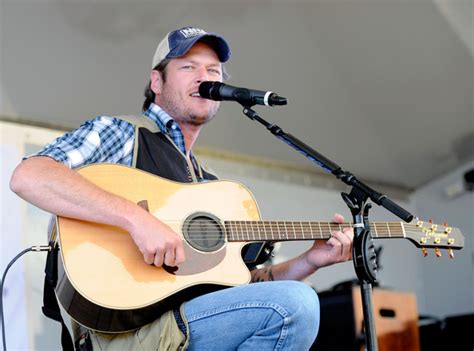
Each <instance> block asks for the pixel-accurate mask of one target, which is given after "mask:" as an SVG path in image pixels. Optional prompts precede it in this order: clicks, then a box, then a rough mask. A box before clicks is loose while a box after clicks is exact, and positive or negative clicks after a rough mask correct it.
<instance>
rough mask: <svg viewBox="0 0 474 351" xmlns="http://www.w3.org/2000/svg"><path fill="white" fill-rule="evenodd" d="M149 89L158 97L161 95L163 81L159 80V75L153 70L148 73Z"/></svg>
mask: <svg viewBox="0 0 474 351" xmlns="http://www.w3.org/2000/svg"><path fill="white" fill-rule="evenodd" d="M150 82H151V84H150V89H151V91H152V92H154V93H155V95H160V93H161V88H162V85H163V80H162V79H161V73H160V72H158V71H156V70H153V71H151V73H150Z"/></svg>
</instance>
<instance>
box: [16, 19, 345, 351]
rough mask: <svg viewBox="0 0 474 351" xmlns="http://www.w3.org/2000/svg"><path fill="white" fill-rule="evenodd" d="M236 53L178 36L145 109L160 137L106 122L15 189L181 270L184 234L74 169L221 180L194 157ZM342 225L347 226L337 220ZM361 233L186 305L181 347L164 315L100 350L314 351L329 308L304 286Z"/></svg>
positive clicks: (43, 154)
mask: <svg viewBox="0 0 474 351" xmlns="http://www.w3.org/2000/svg"><path fill="white" fill-rule="evenodd" d="M230 55H231V53H230V48H229V46H228V44H227V42H226V41H225V39H224V38H223V37H222V36H220V35H218V34H215V33H206V32H205V31H203V30H202V29H198V28H193V27H186V28H181V29H178V30H176V31H173V32H170V33H168V35H167V36H166V37H165V38H164V39H163V40H162V41H161V43H160V44H159V45H158V48H157V50H156V53H155V56H154V58H153V65H152V67H153V69H152V71H151V74H150V82H149V84H148V86H147V89H146V92H145V96H146V101H145V104H144V115H145V116H146V118H148V120H151V121H153V123H154V124H155V125H156V126H158V127H159V130H160V132H159V133H151V132H150V131H148V130H147V129H144V128H135V127H134V126H133V125H132V124H131V123H129V122H127V121H126V120H123V119H120V118H113V117H104V116H102V117H98V118H96V119H95V120H92V121H89V122H86V123H85V124H84V125H82V126H81V127H80V128H79V129H77V130H76V131H74V132H72V133H67V134H65V135H64V136H63V137H61V138H59V139H57V140H56V141H54V142H53V143H51V144H49V145H47V146H46V147H45V149H43V150H42V151H40V152H39V153H38V154H36V155H34V157H29V158H27V159H26V160H24V161H23V162H22V163H21V164H20V165H19V166H18V167H17V169H16V170H15V172H14V174H13V176H12V179H11V188H12V190H13V191H14V192H16V193H17V194H18V195H19V196H21V197H22V198H24V199H25V200H27V201H29V202H31V203H32V204H34V205H36V206H38V207H40V208H43V209H45V210H46V211H49V212H51V213H54V214H58V215H60V216H63V217H71V218H77V219H83V220H88V221H91V222H97V223H104V224H109V225H114V226H118V227H120V228H123V229H124V230H126V231H127V232H129V233H130V235H131V237H132V238H133V240H134V242H135V244H136V245H137V247H138V249H139V250H140V252H141V253H142V255H143V260H144V261H145V262H146V263H148V264H154V265H155V266H157V267H160V266H162V265H167V266H170V267H173V266H179V265H180V264H181V263H183V262H184V261H185V260H186V257H185V255H184V250H183V243H182V238H181V237H180V236H179V235H178V234H177V233H175V232H174V231H173V230H172V229H171V228H170V227H168V226H167V225H166V224H165V223H163V222H161V221H160V219H159V218H155V217H154V216H153V215H151V214H149V213H148V212H147V211H145V210H143V209H142V208H141V207H140V206H138V205H137V204H135V203H132V202H130V201H128V200H126V199H124V198H121V197H119V196H116V195H114V194H110V193H108V192H106V191H104V190H102V189H100V188H98V187H97V186H95V185H93V184H92V183H90V182H89V181H87V180H85V179H84V178H82V177H81V176H80V175H78V174H77V173H76V172H75V171H74V170H73V169H74V168H77V167H80V166H83V165H85V164H90V163H96V162H112V163H121V164H125V165H129V166H131V165H135V166H136V167H137V168H141V169H144V170H147V171H150V172H153V173H155V174H158V175H160V176H163V177H167V178H170V179H173V180H178V181H201V180H212V179H215V176H213V175H212V174H210V173H208V172H206V171H204V170H203V169H202V167H201V166H200V165H199V164H198V162H197V160H196V159H195V157H194V156H193V154H192V151H191V150H192V147H193V145H194V143H195V141H196V139H197V137H198V135H199V132H200V130H201V128H202V126H203V125H204V124H205V123H207V122H208V121H210V120H211V119H212V118H214V116H215V114H216V112H217V110H218V108H219V103H218V102H215V101H211V100H206V99H203V98H201V97H200V96H199V94H198V88H199V85H200V83H201V82H203V81H222V80H223V76H224V68H223V63H224V62H226V61H227V60H228V59H229V58H230ZM134 158H135V159H134ZM158 191H159V190H158ZM334 220H335V221H337V222H341V221H342V220H343V218H342V216H340V215H336V216H335V218H334ZM352 235H353V234H352V232H351V231H350V230H344V231H343V232H334V233H333V235H332V237H331V238H330V239H329V240H328V241H327V242H325V243H324V242H316V243H315V244H314V245H313V246H312V248H311V249H310V250H308V251H306V252H305V253H303V254H302V255H300V256H298V257H296V258H294V259H292V260H290V261H287V262H284V263H281V264H278V265H274V266H272V267H266V268H264V269H253V270H252V272H251V275H252V282H258V283H257V284H249V285H246V286H240V287H236V288H229V289H224V290H221V291H218V292H215V293H211V294H206V295H202V296H200V297H197V298H194V299H192V300H190V301H188V302H186V303H184V305H183V306H182V308H181V309H179V310H178V308H179V306H177V309H176V310H174V311H173V313H172V314H171V315H172V316H173V317H174V318H173V320H172V321H171V324H172V325H171V327H170V328H171V329H172V330H174V331H176V330H178V332H179V333H180V337H181V338H178V341H174V339H173V338H174V337H175V336H176V335H175V334H176V333H175V332H173V333H172V334H173V335H171V336H170V335H168V334H166V333H165V332H164V330H163V329H165V328H168V326H169V324H164V323H165V322H163V318H162V317H160V318H158V319H157V321H156V322H154V323H152V324H150V325H147V326H145V327H142V328H141V329H140V330H138V331H137V332H132V333H124V334H118V335H117V334H115V335H105V334H100V333H94V332H92V333H91V338H92V342H93V345H94V348H97V349H104V350H105V349H107V350H108V349H117V350H119V349H125V348H129V349H135V348H138V347H140V348H142V349H157V348H160V349H165V348H166V349H176V348H178V347H182V346H185V347H189V349H190V350H232V349H239V350H258V349H260V350H273V349H274V350H282V349H285V350H303V349H308V348H309V347H310V345H311V344H312V343H313V341H314V339H315V337H316V333H317V330H318V326H319V306H318V301H317V297H316V295H315V293H314V291H313V290H312V289H310V288H309V287H308V286H307V285H305V284H303V283H300V282H297V280H302V279H304V278H306V277H308V276H309V275H310V274H312V273H314V272H315V271H316V270H318V269H319V268H322V267H325V266H329V265H331V264H334V263H337V262H343V261H347V260H349V259H350V258H351V245H352ZM168 322H169V321H168ZM164 325H166V327H164ZM164 335H165V336H164ZM185 336H186V337H185ZM168 339H173V340H168Z"/></svg>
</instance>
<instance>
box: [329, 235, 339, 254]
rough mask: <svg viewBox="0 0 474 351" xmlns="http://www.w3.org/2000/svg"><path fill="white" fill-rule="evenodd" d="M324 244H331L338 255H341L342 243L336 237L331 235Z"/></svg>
mask: <svg viewBox="0 0 474 351" xmlns="http://www.w3.org/2000/svg"><path fill="white" fill-rule="evenodd" d="M326 244H328V245H331V246H332V247H333V250H335V252H337V253H338V254H339V255H342V243H341V242H340V241H339V240H337V238H336V237H333V236H332V237H331V238H330V239H329V240H328V241H326Z"/></svg>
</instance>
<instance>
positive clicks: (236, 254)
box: [56, 164, 260, 333]
mask: <svg viewBox="0 0 474 351" xmlns="http://www.w3.org/2000/svg"><path fill="white" fill-rule="evenodd" d="M78 173H79V174H81V175H82V176H83V177H85V178H87V179H88V180H90V181H91V182H93V183H95V184H96V185H98V186H99V187H100V188H102V189H104V190H106V191H109V192H111V193H114V194H116V195H119V196H122V197H124V198H127V199H128V200H130V201H133V202H135V203H137V204H140V205H141V206H142V207H144V208H147V209H148V211H149V212H150V213H152V214H153V215H154V216H156V217H157V218H159V219H161V220H163V222H165V223H166V224H168V225H169V226H170V227H171V228H172V229H173V230H175V231H176V232H177V233H179V234H180V235H181V237H182V238H183V243H184V246H185V254H186V262H184V263H183V264H182V265H180V266H179V267H178V269H177V270H176V271H174V272H173V271H172V270H171V269H169V268H168V269H167V268H166V267H165V268H162V267H160V268H158V267H155V266H152V265H148V264H146V263H145V262H144V260H143V256H142V254H141V253H140V251H139V250H138V248H137V247H136V245H135V243H134V242H133V240H132V238H131V237H130V235H129V234H128V233H127V232H125V231H123V230H122V229H120V228H117V227H113V226H108V225H101V224H97V223H91V222H85V221H80V220H74V219H69V218H64V217H58V218H57V221H56V224H57V226H56V232H57V239H56V240H57V241H58V243H59V247H60V251H59V252H60V255H59V256H60V259H59V260H58V284H57V287H56V295H57V297H58V300H59V302H60V304H61V305H62V307H63V308H64V309H65V310H66V312H67V313H68V314H69V315H70V316H71V317H72V318H73V319H74V320H75V321H77V322H78V323H80V324H82V325H84V326H86V327H87V328H90V329H94V330H97V331H101V332H112V333H114V332H125V331H129V330H133V329H137V328H139V327H141V326H143V325H145V324H148V323H150V322H152V321H153V320H155V319H156V318H157V317H158V316H159V315H160V314H161V313H163V312H165V311H167V310H169V309H172V308H175V307H178V306H179V304H180V303H181V302H183V301H186V300H189V299H191V298H193V297H195V296H198V295H201V294H203V293H206V292H210V291H215V290H218V289H221V288H223V287H229V286H236V285H242V284H246V283H248V282H249V281H250V273H249V271H248V269H247V267H246V265H245V264H244V262H243V260H242V257H241V250H242V247H243V246H244V245H245V244H246V243H245V242H228V241H227V240H226V237H225V230H224V228H223V227H222V225H223V224H222V223H223V221H224V220H227V219H237V220H247V221H249V220H250V221H254V220H259V219H260V214H259V210H258V206H257V203H256V201H255V199H254V198H253V196H252V194H251V193H250V192H249V191H248V190H247V188H245V187H244V186H243V185H241V184H239V183H236V182H230V181H220V180H219V181H212V182H207V183H199V184H183V183H177V182H173V181H169V180H165V179H163V178H160V177H157V176H154V175H151V174H149V173H147V172H144V171H140V170H137V169H133V168H129V167H125V166H118V165H111V164H98V165H93V166H87V167H84V168H81V169H79V170H78ZM91 201H93V200H92V199H91ZM203 233H204V234H206V235H203Z"/></svg>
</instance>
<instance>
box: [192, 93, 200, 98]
mask: <svg viewBox="0 0 474 351" xmlns="http://www.w3.org/2000/svg"><path fill="white" fill-rule="evenodd" d="M191 96H195V97H201V95H199V93H192V94H191Z"/></svg>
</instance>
